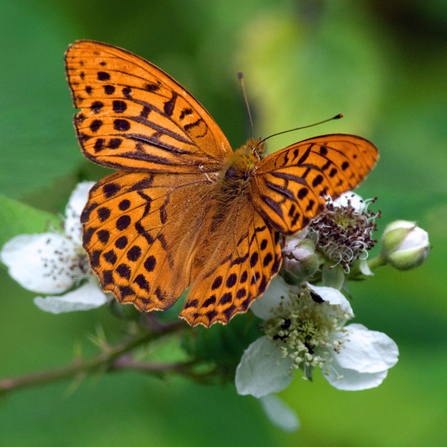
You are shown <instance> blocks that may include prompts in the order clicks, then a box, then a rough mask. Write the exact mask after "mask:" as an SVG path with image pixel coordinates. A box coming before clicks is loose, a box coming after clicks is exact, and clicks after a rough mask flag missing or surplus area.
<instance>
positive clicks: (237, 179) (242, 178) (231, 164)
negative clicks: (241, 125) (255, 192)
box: [219, 139, 264, 203]
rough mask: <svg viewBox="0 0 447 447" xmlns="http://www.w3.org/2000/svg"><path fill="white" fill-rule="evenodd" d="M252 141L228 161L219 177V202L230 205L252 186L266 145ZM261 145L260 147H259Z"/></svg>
mask: <svg viewBox="0 0 447 447" xmlns="http://www.w3.org/2000/svg"><path fill="white" fill-rule="evenodd" d="M259 142H260V140H254V139H250V140H248V141H247V143H246V144H244V145H243V146H241V147H240V148H239V149H238V150H237V151H235V152H234V153H233V155H232V156H231V157H230V158H229V159H228V161H227V163H226V165H225V167H224V169H222V171H221V173H220V175H219V201H221V202H223V203H228V201H231V200H233V199H235V198H236V197H240V196H241V195H242V194H243V192H244V191H245V189H246V188H247V187H248V186H249V184H250V178H251V177H252V175H253V174H254V172H255V167H256V164H257V163H258V162H259V160H260V158H261V156H262V154H263V152H264V143H261V144H260V145H259ZM258 145H259V146H258Z"/></svg>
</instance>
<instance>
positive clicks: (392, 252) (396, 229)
mask: <svg viewBox="0 0 447 447" xmlns="http://www.w3.org/2000/svg"><path fill="white" fill-rule="evenodd" d="M429 252H430V244H429V241H428V233H427V232H426V231H425V230H423V229H422V228H419V227H418V226H417V225H416V222H409V221H407V220H397V221H395V222H393V223H391V224H389V225H387V227H386V228H385V230H384V232H383V235H382V256H384V258H385V259H386V261H387V262H388V263H389V264H391V265H392V266H394V267H396V268H397V269H399V270H409V269H412V268H414V267H418V266H419V265H421V264H422V263H423V262H424V261H425V259H426V258H427V256H428V253H429Z"/></svg>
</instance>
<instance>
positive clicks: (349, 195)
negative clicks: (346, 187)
mask: <svg viewBox="0 0 447 447" xmlns="http://www.w3.org/2000/svg"><path fill="white" fill-rule="evenodd" d="M348 200H349V201H350V202H351V206H352V207H353V208H355V209H356V210H357V212H359V213H361V212H362V211H364V209H365V208H366V206H365V203H364V202H363V199H362V198H361V197H360V196H359V195H358V194H356V193H355V192H352V191H348V192H345V193H343V194H342V195H341V196H340V197H339V198H338V199H337V200H335V201H334V205H337V206H344V207H346V206H348Z"/></svg>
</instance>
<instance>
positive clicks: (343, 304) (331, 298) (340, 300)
mask: <svg viewBox="0 0 447 447" xmlns="http://www.w3.org/2000/svg"><path fill="white" fill-rule="evenodd" d="M306 284H307V285H308V287H310V288H311V289H312V290H313V291H314V292H315V293H316V294H318V295H320V296H321V298H323V300H324V301H328V302H329V303H330V304H332V305H333V306H340V308H341V310H342V311H343V312H344V313H346V314H348V315H350V316H351V318H354V312H353V310H352V307H351V305H350V304H349V301H348V300H347V299H346V298H345V296H344V295H343V294H342V293H341V292H340V291H339V290H337V289H334V288H332V287H319V286H314V285H313V284H309V283H306Z"/></svg>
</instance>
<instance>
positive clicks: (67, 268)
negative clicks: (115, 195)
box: [0, 182, 107, 313]
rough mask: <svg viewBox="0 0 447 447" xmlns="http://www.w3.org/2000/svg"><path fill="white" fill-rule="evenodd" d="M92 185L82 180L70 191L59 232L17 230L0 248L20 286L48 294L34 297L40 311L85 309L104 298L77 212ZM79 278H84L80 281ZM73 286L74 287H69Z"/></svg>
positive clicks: (97, 305)
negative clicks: (84, 241) (32, 232)
mask: <svg viewBox="0 0 447 447" xmlns="http://www.w3.org/2000/svg"><path fill="white" fill-rule="evenodd" d="M93 185H94V183H93V182H82V183H79V184H78V185H77V187H76V188H75V190H74V191H73V192H72V194H71V196H70V200H69V202H68V204H67V207H66V210H65V214H66V219H65V221H64V231H63V232H60V233H58V232H52V233H50V232H48V233H42V234H21V235H19V236H16V237H14V238H13V239H11V240H10V241H8V242H7V243H6V244H5V245H4V246H3V248H2V250H1V252H0V258H1V260H2V262H3V263H4V264H5V265H6V266H7V267H8V271H9V274H10V275H11V276H12V278H14V279H15V280H16V281H17V282H18V283H19V284H20V285H21V286H23V287H24V288H25V289H28V290H31V291H33V292H37V293H42V294H50V295H49V296H47V297H45V298H42V297H40V296H39V297H36V298H35V299H34V303H35V304H36V305H37V306H38V307H39V308H40V309H42V310H44V311H47V312H51V313H61V312H71V311H75V310H88V309H93V308H96V307H99V306H102V305H103V304H104V303H105V302H106V301H107V299H106V295H105V294H104V292H102V290H101V289H100V288H99V285H98V282H97V280H96V278H95V276H94V274H93V271H92V270H91V267H90V265H89V262H88V259H87V254H86V253H85V251H84V249H83V248H82V239H81V238H82V230H81V223H80V215H81V212H82V209H83V208H84V205H85V203H86V202H87V197H88V191H89V190H90V188H91V187H92V186H93ZM81 281H84V282H83V284H82V285H80V283H81ZM74 286H75V287H77V288H75V289H74V290H71V289H72V288H73V287H74ZM64 292H66V293H64ZM57 294H62V295H57Z"/></svg>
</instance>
